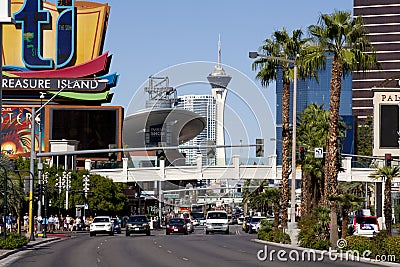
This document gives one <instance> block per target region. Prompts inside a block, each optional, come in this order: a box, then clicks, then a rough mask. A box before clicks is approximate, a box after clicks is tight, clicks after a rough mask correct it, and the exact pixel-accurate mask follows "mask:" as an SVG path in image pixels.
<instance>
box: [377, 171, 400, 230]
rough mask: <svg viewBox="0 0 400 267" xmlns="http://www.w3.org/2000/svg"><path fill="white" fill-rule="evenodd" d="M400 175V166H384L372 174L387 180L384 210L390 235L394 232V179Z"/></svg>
mask: <svg viewBox="0 0 400 267" xmlns="http://www.w3.org/2000/svg"><path fill="white" fill-rule="evenodd" d="M399 176H400V167H399V166H395V167H391V166H383V167H381V168H379V169H378V170H376V171H375V172H374V173H372V174H371V175H370V177H373V178H375V179H381V178H382V179H383V180H384V182H385V190H384V196H385V197H384V205H383V212H384V215H385V226H386V230H387V233H388V235H391V233H392V181H393V178H395V177H399Z"/></svg>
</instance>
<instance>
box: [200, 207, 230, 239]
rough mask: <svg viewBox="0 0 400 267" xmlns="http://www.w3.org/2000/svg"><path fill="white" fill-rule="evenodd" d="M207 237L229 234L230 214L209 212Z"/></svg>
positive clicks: (220, 211) (206, 228) (215, 211)
mask: <svg viewBox="0 0 400 267" xmlns="http://www.w3.org/2000/svg"><path fill="white" fill-rule="evenodd" d="M205 231H206V235H208V234H209V233H214V232H223V233H225V234H227V235H228V234H229V219H228V213H227V212H226V211H222V210H214V211H209V212H208V213H207V217H206V227H205Z"/></svg>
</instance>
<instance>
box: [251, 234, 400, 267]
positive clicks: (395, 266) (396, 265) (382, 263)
mask: <svg viewBox="0 0 400 267" xmlns="http://www.w3.org/2000/svg"><path fill="white" fill-rule="evenodd" d="M251 241H252V242H256V243H260V244H265V245H271V246H275V247H281V248H285V249H295V250H300V251H314V252H315V253H317V254H320V255H323V254H325V255H324V257H327V256H328V251H326V250H325V251H323V250H317V249H309V248H303V247H299V246H296V245H291V244H282V243H274V242H269V241H264V240H260V239H256V238H253V239H251ZM331 254H332V255H333V256H344V254H341V253H338V252H331ZM337 260H338V261H345V260H346V259H342V260H340V259H337ZM300 261H301V259H300ZM351 261H354V262H362V263H369V264H374V265H379V266H393V267H399V266H400V263H396V262H388V261H378V260H375V259H369V258H362V257H360V258H359V259H358V260H356V259H354V260H349V262H351ZM333 262H334V261H333Z"/></svg>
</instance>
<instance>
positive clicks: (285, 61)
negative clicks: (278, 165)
mask: <svg viewBox="0 0 400 267" xmlns="http://www.w3.org/2000/svg"><path fill="white" fill-rule="evenodd" d="M302 35H303V32H302V31H301V30H294V31H293V33H292V36H290V35H289V34H288V33H287V31H286V30H285V29H282V30H281V31H275V32H274V33H273V34H272V38H271V39H268V38H267V39H266V40H265V41H264V44H263V45H262V46H261V47H260V48H259V50H260V51H261V52H262V53H264V54H265V55H267V56H269V57H261V58H258V59H256V60H255V61H254V62H253V64H252V68H253V70H259V72H258V73H257V76H256V79H258V80H260V81H261V84H262V85H263V86H267V85H269V83H270V82H272V81H276V80H278V79H280V78H281V79H282V83H283V88H282V191H281V199H282V201H281V213H282V227H286V226H287V217H288V216H287V208H288V204H289V164H290V162H289V143H290V129H289V114H290V113H289V112H290V110H289V105H290V83H291V81H293V79H294V68H293V64H292V63H291V62H293V61H294V60H295V61H297V55H299V54H301V53H302V51H303V49H304V48H305V47H306V46H307V43H308V40H309V39H307V38H302ZM296 64H297V63H296ZM301 70H302V68H300V71H299V73H300V77H301V76H302V73H303V72H302V71H301ZM280 74H281V75H282V76H281V77H280Z"/></svg>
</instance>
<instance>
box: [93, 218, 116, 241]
mask: <svg viewBox="0 0 400 267" xmlns="http://www.w3.org/2000/svg"><path fill="white" fill-rule="evenodd" d="M96 234H109V235H114V222H113V221H112V219H111V217H109V216H96V217H94V219H93V221H92V223H91V224H90V236H95V235H96Z"/></svg>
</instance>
